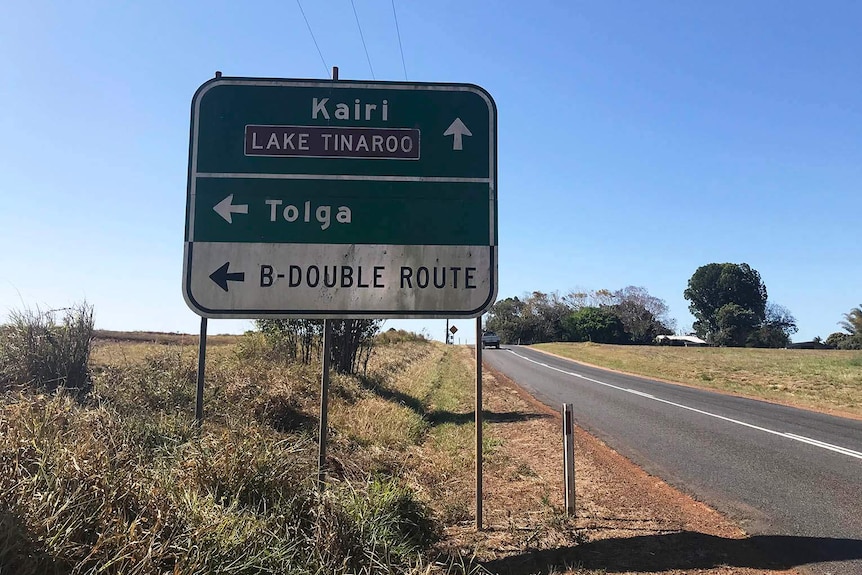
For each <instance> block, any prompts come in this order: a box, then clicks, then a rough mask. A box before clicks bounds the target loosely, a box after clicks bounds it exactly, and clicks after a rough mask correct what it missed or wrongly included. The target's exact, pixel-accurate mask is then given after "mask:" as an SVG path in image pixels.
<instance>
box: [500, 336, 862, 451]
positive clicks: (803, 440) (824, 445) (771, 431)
mask: <svg viewBox="0 0 862 575" xmlns="http://www.w3.org/2000/svg"><path fill="white" fill-rule="evenodd" d="M506 351H508V352H509V353H511V354H512V355H515V356H516V357H520V358H521V359H524V360H526V361H529V362H530V363H535V364H536V365H540V366H542V367H546V368H548V369H550V370H553V371H557V372H560V373H563V374H565V375H569V376H572V377H577V378H579V379H583V380H586V381H589V382H592V383H597V384H599V385H603V386H605V387H610V388H613V389H616V390H619V391H624V392H626V393H631V394H634V395H639V396H641V397H645V398H647V399H651V400H653V401H658V402H659V403H665V404H667V405H672V406H674V407H678V408H680V409H686V410H688V411H693V412H695V413H699V414H701V415H706V416H708V417H714V418H715V419H720V420H722V421H727V422H729V423H735V424H737V425H741V426H743V427H748V428H749V429H755V430H757V431H762V432H764V433H769V434H771V435H777V436H778V437H784V438H786V439H792V440H793V441H799V442H800V443H805V444H808V445H813V446H814V447H819V448H821V449H828V450H829V451H834V452H835V453H840V454H842V455H846V456H848V457H853V458H856V459H860V460H862V453H860V452H858V451H854V450H852V449H848V448H846V447H841V446H838V445H832V444H831V443H826V442H824V441H819V440H817V439H811V438H810V437H805V436H803V435H796V434H794V433H784V432H782V431H775V430H774V429H767V428H765V427H760V426H759V425H754V424H751V423H746V422H744V421H740V420H738V419H733V418H731V417H725V416H723V415H718V414H716V413H710V412H708V411H703V410H702V409H697V408H695V407H689V406H687V405H683V404H681V403H674V402H673V401H668V400H667V399H661V398H660V397H656V396H654V395H650V394H648V393H644V392H642V391H637V390H635V389H629V388H627V387H620V386H618V385H613V384H612V383H607V382H604V381H599V380H598V379H593V378H591V377H587V376H585V375H581V374H580V373H575V372H573V371H566V370H565V369H560V368H558V367H553V366H550V365H548V364H547V363H542V362H539V361H536V360H534V359H530V358H529V357H526V356H523V355H521V354H519V353H515V352H514V351H512V350H511V349H508V350H506Z"/></svg>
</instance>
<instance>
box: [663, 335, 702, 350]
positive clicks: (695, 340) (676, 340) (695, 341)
mask: <svg viewBox="0 0 862 575" xmlns="http://www.w3.org/2000/svg"><path fill="white" fill-rule="evenodd" d="M655 342H656V343H657V344H659V345H678V346H685V347H706V346H708V345H709V344H708V343H706V342H705V341H704V340H702V339H700V338H699V337H697V336H696V335H660V336H658V337H656V338H655Z"/></svg>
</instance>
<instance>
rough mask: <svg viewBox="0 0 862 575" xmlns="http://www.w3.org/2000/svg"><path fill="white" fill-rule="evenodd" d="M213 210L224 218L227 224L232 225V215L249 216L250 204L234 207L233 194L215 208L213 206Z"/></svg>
mask: <svg viewBox="0 0 862 575" xmlns="http://www.w3.org/2000/svg"><path fill="white" fill-rule="evenodd" d="M213 209H214V210H215V211H216V213H217V214H218V215H220V216H221V217H223V218H224V220H225V221H226V222H227V223H229V224H232V223H233V221H232V215H233V214H247V213H248V204H242V205H238V206H235V205H233V194H231V195H229V196H228V197H226V198H225V199H223V200H222V201H220V202H219V203H217V204H216V205H215V206H213Z"/></svg>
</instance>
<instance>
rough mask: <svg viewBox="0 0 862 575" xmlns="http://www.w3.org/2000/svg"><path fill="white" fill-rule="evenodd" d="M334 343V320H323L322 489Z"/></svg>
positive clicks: (319, 481)
mask: <svg viewBox="0 0 862 575" xmlns="http://www.w3.org/2000/svg"><path fill="white" fill-rule="evenodd" d="M331 345H332V321H331V320H328V319H325V320H323V352H322V357H321V363H322V364H323V374H322V375H321V376H320V431H319V433H318V457H317V485H318V488H319V489H320V490H323V487H324V485H325V482H326V442H327V438H328V431H329V364H330V357H329V349H330V346H331Z"/></svg>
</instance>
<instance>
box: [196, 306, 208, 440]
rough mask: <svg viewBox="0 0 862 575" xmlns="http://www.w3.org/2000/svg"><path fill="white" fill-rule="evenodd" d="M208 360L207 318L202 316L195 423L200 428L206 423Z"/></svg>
mask: <svg viewBox="0 0 862 575" xmlns="http://www.w3.org/2000/svg"><path fill="white" fill-rule="evenodd" d="M206 361H207V318H205V317H202V318H201V336H200V341H199V342H198V392H197V398H196V401H195V423H197V426H198V429H200V428H201V427H202V426H203V423H204V372H205V371H206Z"/></svg>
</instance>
